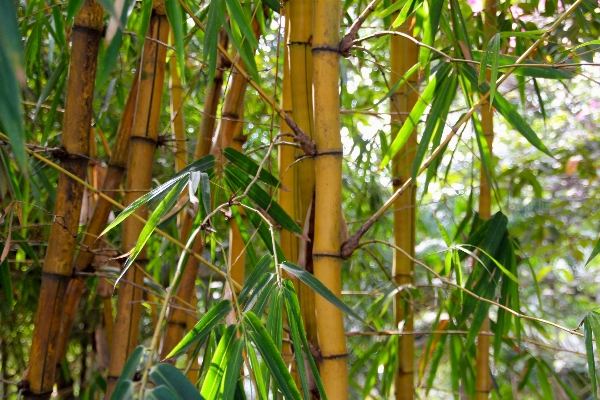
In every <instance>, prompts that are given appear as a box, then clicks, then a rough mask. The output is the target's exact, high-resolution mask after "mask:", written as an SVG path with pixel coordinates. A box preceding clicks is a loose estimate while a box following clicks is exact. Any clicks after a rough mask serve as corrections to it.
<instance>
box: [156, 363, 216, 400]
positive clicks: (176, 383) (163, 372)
mask: <svg viewBox="0 0 600 400" xmlns="http://www.w3.org/2000/svg"><path fill="white" fill-rule="evenodd" d="M150 378H152V381H153V382H154V383H155V384H156V385H157V386H159V387H160V386H161V385H162V386H164V387H166V388H168V389H169V390H171V391H172V392H173V393H174V394H175V396H176V397H175V398H176V399H182V400H204V398H203V397H202V396H201V395H200V393H198V389H196V387H195V386H194V385H193V384H192V383H191V382H190V381H189V380H188V379H187V378H186V376H185V375H184V374H183V373H182V372H181V371H180V370H178V369H177V368H175V367H174V366H172V365H171V364H167V363H160V364H157V365H156V366H154V367H152V369H151V371H150Z"/></svg>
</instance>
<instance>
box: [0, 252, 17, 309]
mask: <svg viewBox="0 0 600 400" xmlns="http://www.w3.org/2000/svg"><path fill="white" fill-rule="evenodd" d="M0 286H1V287H2V292H4V304H7V305H8V309H9V310H10V311H13V310H14V308H15V301H14V300H15V299H14V297H13V287H12V279H11V278H10V268H9V267H8V261H7V260H6V259H5V260H4V261H2V263H1V264H0Z"/></svg>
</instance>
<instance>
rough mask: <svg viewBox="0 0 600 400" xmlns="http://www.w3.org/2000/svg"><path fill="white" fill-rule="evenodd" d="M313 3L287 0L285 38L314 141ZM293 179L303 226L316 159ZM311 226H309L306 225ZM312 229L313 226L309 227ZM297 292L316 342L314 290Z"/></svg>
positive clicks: (306, 255)
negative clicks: (288, 11)
mask: <svg viewBox="0 0 600 400" xmlns="http://www.w3.org/2000/svg"><path fill="white" fill-rule="evenodd" d="M313 18H314V6H313V1H312V0H292V1H290V34H289V39H288V47H289V57H290V76H292V77H293V79H292V82H291V86H292V109H293V112H294V121H295V122H296V124H297V125H298V127H300V128H301V129H302V130H303V131H304V133H306V134H307V135H308V136H309V137H310V138H311V139H313V140H314V120H313V93H312V81H313V57H312V52H311V50H312V44H311V40H312V34H313ZM304 155H305V153H304V152H303V151H302V150H301V149H296V158H297V159H298V158H300V157H303V156H304ZM295 168H296V171H297V172H296V179H295V184H294V186H293V188H294V189H293V190H294V193H295V194H296V197H297V199H296V209H295V213H294V216H295V219H296V221H297V222H298V223H299V224H300V226H303V225H304V224H305V223H308V224H310V223H311V220H310V218H308V219H307V213H308V209H309V207H310V204H311V202H312V201H313V196H314V193H315V161H314V160H313V159H312V158H305V159H302V160H301V161H299V162H298V163H297V165H296V167H295ZM309 229H310V228H309ZM311 230H312V229H311ZM313 242H314V240H313V238H312V237H310V242H306V243H303V246H301V250H300V251H302V252H303V254H299V257H300V260H292V261H294V262H296V261H298V262H299V263H301V264H304V265H302V267H303V268H304V269H306V270H307V271H308V272H310V273H313V259H312V243H313ZM296 286H297V291H298V301H299V302H300V309H301V312H302V320H303V321H304V328H305V330H306V334H307V337H308V340H310V341H311V342H313V343H316V342H317V340H318V339H317V323H316V316H315V293H314V291H313V290H312V289H310V288H309V287H308V286H306V285H304V284H303V283H301V282H298V283H297V284H296Z"/></svg>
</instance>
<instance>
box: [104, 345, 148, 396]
mask: <svg viewBox="0 0 600 400" xmlns="http://www.w3.org/2000/svg"><path fill="white" fill-rule="evenodd" d="M143 354H144V346H141V345H140V346H138V347H136V348H135V350H134V351H133V353H131V355H130V356H129V358H128V359H127V362H126V363H125V366H124V367H123V371H121V376H119V380H118V381H117V383H116V384H115V390H114V391H113V394H112V396H111V397H110V398H111V400H122V399H129V398H131V397H132V396H133V383H132V379H133V376H134V375H135V371H136V370H137V367H138V365H139V364H140V360H141V359H142V355H143Z"/></svg>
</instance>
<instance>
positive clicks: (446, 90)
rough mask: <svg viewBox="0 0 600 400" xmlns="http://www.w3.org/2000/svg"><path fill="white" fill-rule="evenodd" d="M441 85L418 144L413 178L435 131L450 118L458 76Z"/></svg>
mask: <svg viewBox="0 0 600 400" xmlns="http://www.w3.org/2000/svg"><path fill="white" fill-rule="evenodd" d="M440 86H441V87H440V90H439V93H437V94H436V96H435V98H434V99H433V104H432V106H431V111H430V113H429V115H428V117H427V122H426V123H425V130H424V131H423V134H422V135H421V140H420V141H419V145H418V146H417V152H416V154H415V160H414V162H413V169H412V179H413V180H415V179H416V178H417V175H418V173H419V170H420V169H421V164H423V159H424V158H425V154H426V153H427V149H428V148H429V143H430V142H431V137H432V136H433V133H434V131H438V130H443V129H444V127H445V125H446V124H445V122H444V121H446V119H447V118H448V110H450V105H451V104H452V100H454V96H455V95H456V91H457V88H458V78H457V76H456V75H455V74H451V75H450V76H449V77H448V78H447V79H446V80H445V81H444V83H443V84H441V85H440Z"/></svg>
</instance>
